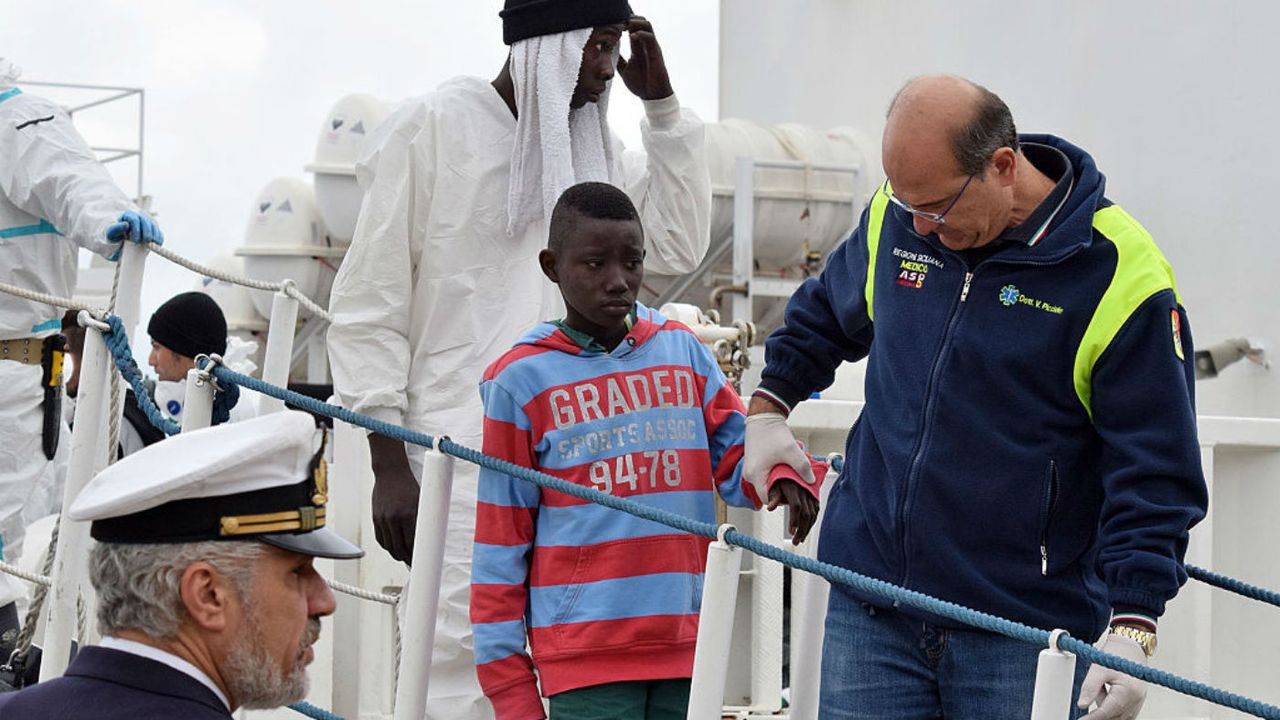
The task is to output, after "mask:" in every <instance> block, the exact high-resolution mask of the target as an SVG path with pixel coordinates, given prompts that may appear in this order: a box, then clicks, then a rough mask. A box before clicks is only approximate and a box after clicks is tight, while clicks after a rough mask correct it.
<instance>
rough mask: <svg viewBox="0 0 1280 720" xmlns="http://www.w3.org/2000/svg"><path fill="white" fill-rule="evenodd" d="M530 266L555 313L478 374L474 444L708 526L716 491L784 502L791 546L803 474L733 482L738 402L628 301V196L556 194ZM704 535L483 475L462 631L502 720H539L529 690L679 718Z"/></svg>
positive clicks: (811, 512)
mask: <svg viewBox="0 0 1280 720" xmlns="http://www.w3.org/2000/svg"><path fill="white" fill-rule="evenodd" d="M539 260H540V264H541V266H542V270H543V272H544V273H545V274H546V275H547V277H548V278H549V279H550V280H551V281H552V282H554V283H556V284H557V285H558V286H559V289H560V293H561V295H562V296H563V298H564V301H565V306H566V314H565V318H564V320H557V321H553V322H546V323H542V324H541V325H539V326H537V327H536V328H534V329H533V330H532V331H531V332H530V333H529V334H528V335H527V336H525V338H524V339H522V340H521V341H520V342H519V343H517V344H516V346H515V347H514V348H512V349H511V350H510V351H509V352H507V353H506V354H505V355H503V356H502V357H501V358H499V359H498V361H497V362H495V363H494V364H493V365H491V366H490V367H489V369H488V370H487V371H486V372H485V375H484V380H483V382H482V383H481V385H480V393H481V396H482V398H483V400H484V408H485V425H484V451H485V452H486V453H488V454H490V455H493V456H496V457H499V458H503V459H505V460H508V461H510V462H513V463H515V464H517V465H521V466H524V467H529V468H534V469H537V470H541V471H543V472H546V473H549V474H551V475H554V476H556V477H560V478H563V479H566V480H569V481H570V482H574V483H577V484H579V485H584V486H586V487H594V488H596V489H598V490H601V491H603V492H606V493H610V494H613V495H616V496H621V497H628V498H631V499H632V500H635V501H637V502H641V503H644V504H646V505H650V506H653V507H658V508H662V509H664V510H668V511H671V512H675V513H678V514H681V515H685V516H688V517H693V518H696V519H698V520H702V521H705V522H714V520H715V511H714V501H713V493H714V492H719V493H720V496H721V497H723V498H724V499H725V501H726V502H728V503H730V504H733V505H738V506H744V507H752V508H759V507H760V506H761V504H762V501H765V500H766V499H767V501H768V503H769V509H771V510H772V509H773V508H775V507H777V506H778V505H780V504H786V505H788V506H790V508H791V524H792V530H793V531H794V533H795V536H796V542H799V541H800V540H803V538H804V536H805V535H807V534H808V532H809V528H810V527H811V526H812V524H813V522H814V519H815V518H816V517H817V510H818V503H817V486H816V483H809V484H808V486H803V485H802V484H801V483H797V482H794V481H792V480H787V479H780V480H777V481H776V482H774V483H772V485H771V487H759V488H756V487H752V486H751V485H750V484H747V483H744V482H743V480H742V462H741V460H742V441H743V432H744V428H745V424H744V423H745V414H744V410H743V406H742V401H741V400H740V399H739V397H738V395H737V393H736V392H735V391H734V389H733V388H732V386H730V385H729V384H728V383H727V381H726V380H725V377H724V375H723V373H721V371H720V369H719V367H718V365H717V364H716V361H715V359H714V358H713V357H712V355H711V353H710V352H709V351H708V350H707V349H706V348H705V347H704V346H703V345H702V344H701V343H699V342H698V340H697V338H696V337H695V336H694V335H693V333H692V332H690V331H689V329H688V328H686V327H685V326H683V325H681V324H680V323H677V322H674V321H671V320H667V319H666V318H664V317H663V316H662V315H660V314H658V313H657V312H655V311H653V310H651V309H649V308H647V307H644V306H643V305H640V304H638V303H637V302H636V292H637V290H638V289H639V287H640V282H641V280H642V278H643V273H644V270H643V260H644V237H643V230H642V229H641V225H640V221H639V217H638V216H637V214H636V210H635V207H634V206H633V205H632V204H631V200H630V199H629V198H628V197H627V195H626V194H625V193H623V192H622V191H621V190H619V189H617V188H615V187H613V186H612V185H608V184H604V183H582V184H579V185H575V186H573V187H571V188H570V189H568V190H567V191H565V193H564V194H563V195H562V196H561V198H560V200H559V202H558V203H557V205H556V208H555V211H554V212H553V213H552V217H551V227H550V238H549V241H548V244H547V249H546V250H543V251H542V253H541V255H540V257H539ZM807 469H809V468H806V470H807ZM813 469H814V470H815V472H814V475H812V476H809V475H808V474H807V473H806V474H805V477H806V479H807V478H809V477H818V478H820V477H822V475H823V474H824V470H825V469H824V468H820V467H815V468H813ZM708 542H709V541H708V540H706V539H704V538H700V537H696V536H693V535H688V534H685V533H682V532H679V531H677V530H674V529H672V528H669V527H667V526H665V525H660V524H658V523H654V522H650V521H647V520H642V519H640V518H637V517H635V516H632V515H628V514H625V513H621V512H617V511H613V510H609V509H607V508H604V507H602V506H599V505H595V504H593V503H589V502H585V501H581V500H578V499H576V498H573V497H571V496H568V495H565V494H563V493H558V492H555V491H550V490H542V489H539V488H538V487H537V486H536V485H533V484H532V483H528V482H525V481H523V480H519V479H517V478H513V477H511V476H509V475H505V474H503V473H499V472H495V471H492V470H487V469H481V472H480V487H479V504H478V507H477V514H476V542H475V554H474V559H473V564H472V573H471V622H472V628H473V630H474V634H475V650H476V665H477V667H476V671H477V673H478V675H479V679H480V685H481V687H482V688H483V689H484V692H485V694H486V695H487V696H488V697H489V699H490V700H491V701H492V702H493V706H494V710H495V712H496V714H497V718H498V720H538V719H540V718H542V717H544V715H543V705H542V700H541V698H540V697H539V681H540V682H541V694H542V695H545V696H547V697H548V698H550V708H551V717H552V720H583V719H586V718H634V719H635V720H654V719H656V718H684V717H685V714H686V710H687V706H688V698H689V677H690V675H691V674H692V670H693V652H694V641H695V639H696V637H697V631H698V630H697V629H698V610H699V606H700V603H701V598H702V573H703V569H704V567H705V564H706V554H707V545H708ZM526 639H527V641H528V644H529V646H530V648H531V649H532V652H533V657H532V659H531V658H530V657H529V656H528V655H527V654H526V653H525V643H526ZM535 667H536V669H537V676H536V677H535V673H534V669H535Z"/></svg>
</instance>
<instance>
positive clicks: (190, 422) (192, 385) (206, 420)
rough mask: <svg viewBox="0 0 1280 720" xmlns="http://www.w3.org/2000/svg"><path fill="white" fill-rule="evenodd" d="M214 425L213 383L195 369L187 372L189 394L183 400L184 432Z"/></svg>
mask: <svg viewBox="0 0 1280 720" xmlns="http://www.w3.org/2000/svg"><path fill="white" fill-rule="evenodd" d="M212 424H213V381H212V380H208V379H206V378H205V377H204V373H202V372H201V371H199V370H196V369H195V368H192V369H191V370H188V371H187V394H186V397H185V398H183V400H182V432H187V431H188V430H199V429H200V428H207V427H209V426H210V425H212Z"/></svg>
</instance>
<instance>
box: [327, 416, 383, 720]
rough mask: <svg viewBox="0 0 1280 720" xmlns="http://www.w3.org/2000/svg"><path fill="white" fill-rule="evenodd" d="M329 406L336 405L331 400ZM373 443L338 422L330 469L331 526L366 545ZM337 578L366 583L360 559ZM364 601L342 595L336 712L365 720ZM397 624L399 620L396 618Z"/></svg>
mask: <svg viewBox="0 0 1280 720" xmlns="http://www.w3.org/2000/svg"><path fill="white" fill-rule="evenodd" d="M329 402H335V399H334V398H330V399H329ZM370 472H371V471H370V469H369V444H368V442H366V440H365V434H364V431H363V430H362V429H360V428H357V427H355V426H353V425H348V424H347V423H344V422H342V421H341V420H334V421H333V465H332V466H330V468H329V515H328V516H327V517H326V518H325V523H326V524H327V525H328V526H329V527H331V528H333V530H334V531H335V532H337V533H338V534H339V535H341V536H342V537H344V538H346V539H348V540H350V541H351V542H353V543H355V544H357V545H360V544H361V537H360V512H359V509H360V507H361V502H360V500H361V499H360V493H361V491H362V489H364V488H368V487H369V486H370V484H371V483H370V482H369V481H368V480H367V478H366V476H367V475H369V474H370ZM333 579H334V580H337V581H338V582H340V583H345V584H347V585H356V586H358V585H360V560H344V561H343V562H339V563H334V564H333ZM360 602H361V601H359V600H357V599H355V598H348V597H340V598H339V599H338V609H337V610H336V611H335V612H334V613H333V648H334V651H333V701H332V702H333V712H334V714H335V715H338V716H341V717H345V718H358V717H360V674H361V671H362V668H363V667H364V662H363V658H362V657H361V647H360V610H361V608H360ZM392 620H393V622H394V618H393V619H392Z"/></svg>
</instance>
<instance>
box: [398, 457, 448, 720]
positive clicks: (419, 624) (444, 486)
mask: <svg viewBox="0 0 1280 720" xmlns="http://www.w3.org/2000/svg"><path fill="white" fill-rule="evenodd" d="M452 493H453V458H452V457H450V456H448V455H445V454H444V453H442V452H440V451H439V450H428V451H427V454H426V456H425V457H424V458H423V468H422V487H421V491H420V492H419V494H418V524H417V527H416V529H415V531H414V539H413V563H412V565H411V566H410V567H411V569H410V571H409V587H408V593H409V596H408V598H407V599H406V600H405V603H406V605H405V607H404V608H403V611H404V616H405V633H404V636H403V638H402V640H401V643H402V647H401V654H400V674H399V678H400V679H399V682H398V683H397V684H396V707H395V715H394V718H395V720H421V718H422V717H423V716H424V715H425V714H426V709H427V689H428V687H429V686H430V682H431V649H432V646H433V645H434V644H435V639H436V613H437V611H438V610H439V609H440V577H441V574H442V573H443V572H444V541H445V532H446V531H447V530H448V526H449V498H450V496H451V495H452Z"/></svg>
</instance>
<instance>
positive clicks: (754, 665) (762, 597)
mask: <svg viewBox="0 0 1280 720" xmlns="http://www.w3.org/2000/svg"><path fill="white" fill-rule="evenodd" d="M751 520H752V524H753V526H754V528H755V536H756V537H759V538H764V539H765V540H766V542H772V543H775V544H779V545H780V544H782V543H783V542H784V538H785V536H786V524H785V521H784V519H783V513H782V512H781V511H777V512H757V513H752V516H751ZM751 567H752V569H753V570H754V571H755V572H754V573H753V574H752V576H751V708H752V710H754V711H757V712H766V713H771V712H777V711H778V710H781V709H782V618H783V612H782V611H783V607H782V605H783V592H782V588H783V584H784V583H783V575H782V563H777V562H774V561H772V560H766V559H765V558H762V557H760V556H755V557H752V558H751Z"/></svg>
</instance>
